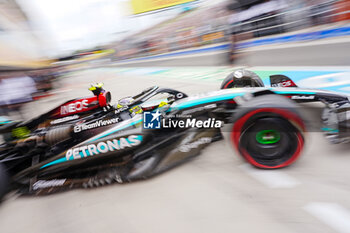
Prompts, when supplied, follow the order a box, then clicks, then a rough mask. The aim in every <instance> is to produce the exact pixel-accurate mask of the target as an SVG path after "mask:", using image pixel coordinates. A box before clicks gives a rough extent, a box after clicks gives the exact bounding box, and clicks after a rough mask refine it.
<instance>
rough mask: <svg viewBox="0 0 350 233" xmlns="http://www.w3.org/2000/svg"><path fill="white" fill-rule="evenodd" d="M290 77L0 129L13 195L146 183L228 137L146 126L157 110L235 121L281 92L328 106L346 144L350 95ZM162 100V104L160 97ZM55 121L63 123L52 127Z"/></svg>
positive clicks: (0, 150)
mask: <svg viewBox="0 0 350 233" xmlns="http://www.w3.org/2000/svg"><path fill="white" fill-rule="evenodd" d="M231 79H232V77H231ZM285 79H287V80H288V78H287V77H284V76H279V77H277V76H274V77H272V79H271V82H272V86H273V87H263V86H262V84H261V83H259V82H258V83H259V84H258V85H252V87H249V85H248V87H245V88H230V89H226V88H225V90H220V91H215V92H210V93H206V94H200V95H196V96H191V97H188V96H187V95H186V94H185V93H183V92H180V91H177V90H173V89H169V88H158V87H151V88H149V89H147V90H145V91H143V92H141V93H140V94H138V95H136V96H133V97H132V101H131V102H130V103H128V104H127V105H124V106H122V107H120V106H119V107H116V106H112V105H110V104H109V103H108V104H107V105H106V106H103V107H97V108H94V109H93V110H90V111H87V112H82V113H79V114H76V116H75V115H74V116H75V117H72V118H71V119H70V118H66V119H65V121H63V122H60V120H58V121H57V119H60V118H57V117H56V118H54V119H53V118H50V116H51V115H52V113H53V112H52V111H50V112H49V113H47V114H44V115H43V116H41V117H39V118H37V119H34V120H31V121H28V122H21V123H9V124H7V125H5V126H2V128H0V130H1V133H2V134H3V135H5V136H6V135H7V136H6V137H5V138H7V141H6V142H5V143H4V144H2V145H1V147H0V164H2V166H3V169H2V171H1V172H2V174H7V175H9V176H10V177H11V179H10V184H9V185H8V186H7V187H8V188H7V190H6V191H7V192H8V191H11V190H16V191H20V192H21V193H23V194H47V193H52V192H56V191H58V190H65V189H71V188H80V187H83V188H87V187H96V186H101V185H105V184H110V183H113V182H117V183H125V182H131V181H135V180H140V179H145V178H148V177H152V176H154V175H156V174H158V173H161V172H163V171H166V170H168V169H169V168H172V167H174V166H176V165H178V164H181V163H183V162H185V161H187V160H189V159H191V158H193V157H194V156H196V155H198V154H199V153H200V151H201V150H202V149H203V148H204V147H206V146H207V145H209V144H210V143H212V142H214V141H216V140H219V139H221V138H222V135H221V130H220V128H213V127H209V128H197V127H187V128H186V127H185V128H179V127H169V128H165V127H162V128H160V129H145V128H144V126H143V123H144V122H143V121H144V119H143V113H144V112H150V111H153V112H154V111H157V110H158V111H159V112H161V113H162V120H163V119H164V120H167V119H172V120H174V121H175V120H179V119H180V118H183V117H186V116H187V117H188V116H190V117H191V119H197V120H202V121H206V120H208V119H215V120H216V121H220V122H221V123H222V124H230V123H233V121H232V119H234V116H235V114H237V111H238V110H241V109H242V106H244V105H245V103H247V102H249V101H250V100H251V99H254V98H257V97H259V96H265V95H278V96H284V97H287V98H288V99H290V100H292V101H293V102H296V103H304V102H322V103H324V104H325V111H324V114H323V116H322V117H323V122H324V130H325V131H326V134H327V136H328V137H329V139H331V141H332V142H335V143H339V142H346V141H347V140H348V139H349V138H350V114H349V113H350V101H349V98H348V96H346V95H342V94H338V93H332V92H326V91H319V90H310V89H301V88H297V87H288V88H286V87H281V86H280V85H277V84H279V83H283V82H285V81H286V80H285ZM229 81H230V80H229ZM226 86H227V85H226ZM159 95H162V99H161V100H160V99H157V96H159ZM163 95H165V96H166V97H165V100H164V97H163ZM154 100H156V101H155V103H154ZM140 106H141V107H140ZM137 107H139V108H142V110H143V111H139V110H137ZM50 121H56V122H55V124H54V125H52V124H49V123H48V122H50ZM23 128H25V129H26V130H28V131H29V132H30V133H29V134H27V135H26V136H25V137H23V138H16V137H14V136H13V132H14V131H16V129H23ZM8 135H10V136H8ZM3 176H4V175H3Z"/></svg>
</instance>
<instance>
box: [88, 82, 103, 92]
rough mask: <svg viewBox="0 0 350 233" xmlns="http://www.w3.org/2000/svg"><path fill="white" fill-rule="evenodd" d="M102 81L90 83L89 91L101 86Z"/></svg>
mask: <svg viewBox="0 0 350 233" xmlns="http://www.w3.org/2000/svg"><path fill="white" fill-rule="evenodd" d="M102 86H103V83H96V84H91V87H90V88H89V91H94V90H96V89H97V88H102Z"/></svg>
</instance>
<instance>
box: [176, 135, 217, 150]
mask: <svg viewBox="0 0 350 233" xmlns="http://www.w3.org/2000/svg"><path fill="white" fill-rule="evenodd" d="M210 142H211V138H209V137H203V138H200V139H198V140H197V141H194V142H191V143H187V144H185V145H181V146H180V147H179V151H180V152H183V153H186V152H189V151H190V150H192V149H195V148H198V147H199V146H200V145H203V144H208V143H210Z"/></svg>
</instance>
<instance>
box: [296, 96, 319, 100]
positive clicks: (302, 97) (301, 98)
mask: <svg viewBox="0 0 350 233" xmlns="http://www.w3.org/2000/svg"><path fill="white" fill-rule="evenodd" d="M313 99H315V96H314V95H309V96H306V95H300V96H299V95H293V96H292V100H313Z"/></svg>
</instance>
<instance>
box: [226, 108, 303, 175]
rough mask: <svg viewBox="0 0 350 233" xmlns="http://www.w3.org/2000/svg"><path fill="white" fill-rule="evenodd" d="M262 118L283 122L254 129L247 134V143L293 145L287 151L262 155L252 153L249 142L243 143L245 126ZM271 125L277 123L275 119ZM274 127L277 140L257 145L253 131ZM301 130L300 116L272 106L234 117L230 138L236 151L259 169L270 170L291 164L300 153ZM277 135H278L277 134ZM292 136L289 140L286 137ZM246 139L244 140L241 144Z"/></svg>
mask: <svg viewBox="0 0 350 233" xmlns="http://www.w3.org/2000/svg"><path fill="white" fill-rule="evenodd" d="M266 118H276V119H280V120H283V121H284V122H285V123H286V125H285V126H284V127H281V128H279V129H276V128H274V127H273V126H272V127H265V128H261V129H259V130H256V131H255V133H254V134H253V135H252V134H251V135H252V136H250V138H253V139H251V141H250V142H254V144H255V146H257V147H260V148H267V149H268V148H273V147H278V146H279V145H280V144H281V143H284V144H292V145H294V148H292V149H289V150H287V151H288V153H287V154H284V153H277V154H275V155H274V154H273V153H267V154H265V155H263V156H260V155H259V154H256V153H252V151H250V150H249V148H250V147H251V145H252V143H251V144H249V142H248V143H247V142H246V140H242V138H243V137H244V135H245V133H247V128H249V126H252V125H253V124H254V122H256V121H257V120H260V119H266ZM274 125H278V124H277V122H276V124H274ZM272 129H273V130H277V131H278V132H279V133H280V139H279V140H278V141H277V142H275V143H272V144H261V143H259V142H258V141H257V138H256V136H257V135H256V134H257V133H258V132H260V131H263V130H272ZM304 131H305V126H304V123H303V121H302V119H301V118H300V117H299V116H298V115H296V114H295V113H294V112H291V111H288V110H286V109H276V108H260V109H256V110H253V111H251V112H249V113H247V114H246V115H244V116H241V117H240V118H239V120H237V121H236V122H235V124H234V126H233V128H232V133H231V139H232V142H233V144H234V145H235V147H236V149H237V150H238V152H239V153H240V154H241V155H242V156H243V157H244V158H245V159H246V160H247V161H248V162H249V163H251V164H252V165H254V166H256V167H260V168H267V169H274V168H281V167H286V166H288V165H290V164H291V163H293V162H294V161H295V160H296V159H297V158H298V157H299V155H300V153H301V151H302V149H303V146H304V137H303V132H304ZM277 138H278V137H277ZM291 138H292V139H293V140H292V141H293V142H292V141H290V139H291ZM244 142H246V143H244ZM256 151H258V152H261V149H259V150H258V149H256ZM266 155H269V156H266Z"/></svg>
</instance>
